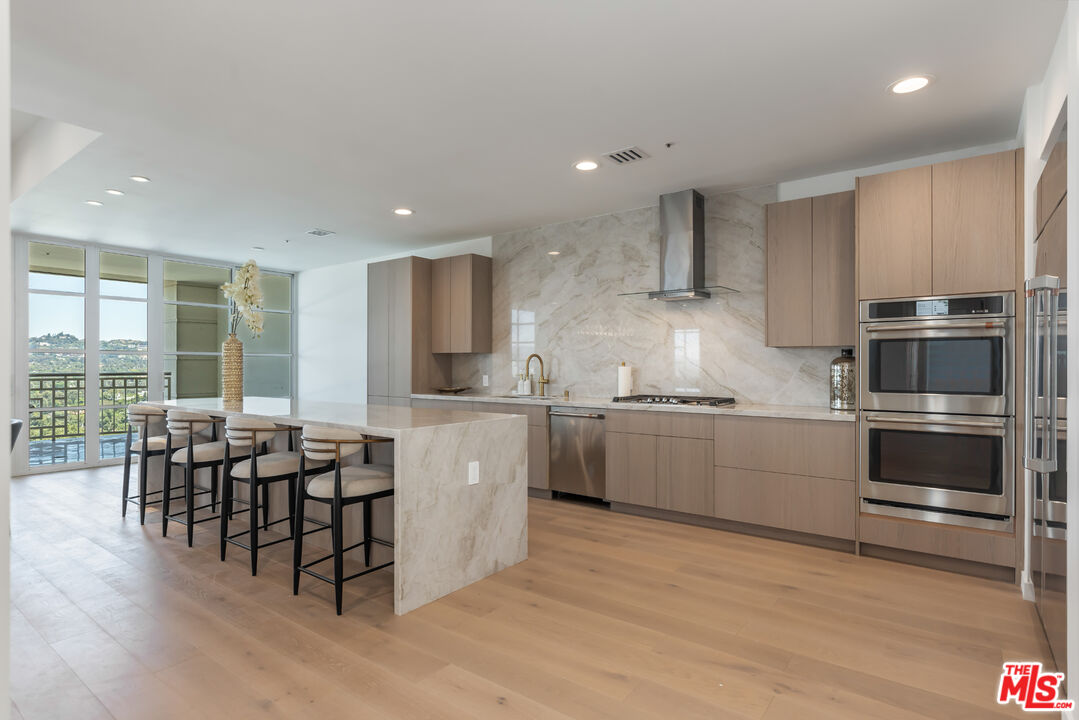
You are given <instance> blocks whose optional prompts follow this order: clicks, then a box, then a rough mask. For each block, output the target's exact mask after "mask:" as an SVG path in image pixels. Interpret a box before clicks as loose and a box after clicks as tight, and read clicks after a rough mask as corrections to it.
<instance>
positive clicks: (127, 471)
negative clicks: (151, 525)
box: [120, 425, 131, 518]
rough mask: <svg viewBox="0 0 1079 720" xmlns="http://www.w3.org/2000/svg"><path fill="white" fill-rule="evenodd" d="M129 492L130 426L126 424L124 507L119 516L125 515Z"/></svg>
mask: <svg viewBox="0 0 1079 720" xmlns="http://www.w3.org/2000/svg"><path fill="white" fill-rule="evenodd" d="M130 492H131V426H130V425H128V426H127V444H126V445H124V509H123V510H122V511H121V513H120V517H125V518H126V517H127V496H128V494H129V493H130Z"/></svg>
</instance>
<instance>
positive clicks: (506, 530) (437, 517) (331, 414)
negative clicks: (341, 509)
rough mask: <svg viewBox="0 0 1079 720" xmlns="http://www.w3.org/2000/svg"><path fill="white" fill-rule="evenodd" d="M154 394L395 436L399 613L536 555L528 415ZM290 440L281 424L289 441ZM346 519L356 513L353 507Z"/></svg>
mask: <svg viewBox="0 0 1079 720" xmlns="http://www.w3.org/2000/svg"><path fill="white" fill-rule="evenodd" d="M149 404H151V405H156V406H158V407H161V408H164V409H168V408H183V409H185V410H191V411H198V412H204V413H206V414H208V415H212V416H217V417H221V416H227V415H231V414H244V415H248V416H251V417H256V418H261V419H264V420H270V421H272V422H275V423H279V424H282V425H296V426H300V425H304V424H317V425H326V426H330V427H339V428H349V429H355V430H359V431H361V432H363V433H365V434H367V435H370V436H373V437H381V438H390V439H392V440H393V465H394V496H393V541H394V550H393V558H394V565H393V566H392V570H393V575H394V612H396V613H397V614H398V615H403V614H405V613H407V612H409V611H411V610H415V609H416V608H418V607H420V606H421V605H425V604H427V603H429V602H431V601H433V600H436V599H438V598H440V597H442V596H443V595H447V594H449V593H451V592H453V591H455V590H458V589H460V588H463V587H465V586H466V585H469V584H471V583H473V582H476V581H477V580H480V579H482V578H485V577H487V576H488V575H491V574H493V573H496V572H498V571H499V570H502V569H504V568H507V567H509V566H511V565H515V564H517V563H519V562H521V561H522V560H524V559H525V558H526V557H527V555H528V508H527V469H526V453H527V437H528V429H527V419H526V418H525V417H524V416H523V415H504V414H495V413H479V412H467V411H457V410H431V409H419V408H408V407H391V406H388V405H359V404H350V403H332V402H311V401H304V400H288V399H279V398H261V397H252V398H246V399H245V400H244V406H243V410H242V411H240V412H236V411H230V410H225V409H224V405H223V403H222V400H221V399H220V398H202V399H183V400H171V401H166V402H159V403H149ZM283 440H284V434H281V439H280V440H279V441H278V442H279V443H282V446H281V449H284V447H283ZM470 462H478V463H479V482H478V483H476V484H472V485H470V484H469V463H470ZM309 504H311V503H309ZM281 506H282V505H281V504H277V507H281ZM352 521H353V522H354V523H355V522H356V520H355V519H352ZM345 522H346V526H347V525H348V523H349V522H350V518H349V517H347V513H346V519H345ZM375 526H376V529H377V527H378V523H377V521H376V523H375ZM318 535H319V534H315V535H312V536H309V537H311V538H315V537H318Z"/></svg>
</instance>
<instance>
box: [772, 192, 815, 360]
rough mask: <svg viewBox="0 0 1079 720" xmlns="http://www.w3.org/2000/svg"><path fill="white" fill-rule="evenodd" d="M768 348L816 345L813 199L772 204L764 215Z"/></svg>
mask: <svg viewBox="0 0 1079 720" xmlns="http://www.w3.org/2000/svg"><path fill="white" fill-rule="evenodd" d="M765 226H766V232H765V238H766V239H765V242H766V243H767V255H766V262H767V292H766V306H765V334H766V339H767V344H768V346H769V347H785V346H800V345H812V344H813V276H812V267H813V200H812V199H811V198H804V199H801V200H789V201H786V202H778V203H772V204H770V205H769V206H768V208H767V210H766V216H765Z"/></svg>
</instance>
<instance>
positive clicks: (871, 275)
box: [856, 165, 933, 299]
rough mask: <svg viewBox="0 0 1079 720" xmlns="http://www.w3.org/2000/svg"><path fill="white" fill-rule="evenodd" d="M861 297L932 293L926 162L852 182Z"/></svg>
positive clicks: (930, 184) (930, 176) (930, 186)
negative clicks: (855, 195) (853, 184)
mask: <svg viewBox="0 0 1079 720" xmlns="http://www.w3.org/2000/svg"><path fill="white" fill-rule="evenodd" d="M856 194H857V203H858V209H857V218H858V221H857V222H858V291H859V297H860V298H862V299H865V298H892V297H915V296H921V295H931V294H932V293H933V264H932V263H933V171H932V168H931V167H930V166H928V165H926V166H923V167H917V168H910V169H909V170H896V171H894V172H889V173H883V174H881V175H870V176H867V177H860V178H858V180H857V184H856Z"/></svg>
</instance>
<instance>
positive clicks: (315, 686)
mask: <svg viewBox="0 0 1079 720" xmlns="http://www.w3.org/2000/svg"><path fill="white" fill-rule="evenodd" d="M119 487H120V471H119V469H118V468H106V469H100V470H94V471H73V472H66V473H56V474H51V475H38V476H33V477H26V478H18V479H15V480H14V481H13V483H12V515H13V521H12V523H13V530H12V540H13V556H12V600H13V610H12V646H13V649H12V656H13V663H12V667H13V671H12V693H13V698H14V708H13V716H14V717H15V718H25V720H36V719H38V718H50V719H53V720H55V719H62V718H78V719H79V720H93V719H94V718H140V719H141V718H154V719H155V720H164V719H166V718H229V719H230V720H240V719H242V718H319V719H320V720H321V719H329V718H421V717H422V718H428V717H429V718H443V717H447V718H449V717H452V718H485V717H522V718H652V717H664V718H761V719H763V720H786V719H798V720H802V719H809V720H812V719H815V718H821V719H823V718H839V719H845V718H859V719H861V718H905V719H909V718H921V717H930V718H941V719H942V720H943V719H945V718H946V719H947V720H961V719H970V720H975V719H977V720H983V719H985V718H995V717H1020V716H1022V714H1021V713H1020V712H1018V711H1017V709H1015V708H1014V706H1011V707H1009V708H1002V707H1000V706H997V705H996V704H995V702H994V694H995V691H996V686H997V681H998V678H999V673H1000V665H1001V662H1002V661H1003V660H1005V659H1008V660H1015V659H1024V660H1028V659H1040V658H1042V657H1044V656H1045V654H1046V650H1045V648H1044V646H1043V645H1042V642H1041V641H1040V640H1039V637H1038V634H1037V631H1036V630H1037V625H1036V622H1037V621H1036V618H1035V617H1034V615H1033V611H1032V606H1031V605H1030V604H1028V603H1026V602H1024V601H1023V600H1022V598H1021V597H1020V596H1019V594H1018V592H1017V590H1016V589H1015V588H1014V587H1012V586H1010V585H1006V584H1003V583H994V582H990V581H985V580H978V579H973V578H968V577H963V576H958V575H951V574H947V573H944V572H939V571H934V570H926V569H921V568H915V567H910V566H906V565H900V564H895V563H890V562H887V561H883V560H875V559H871V558H858V557H854V556H852V555H848V554H842V553H837V552H831V551H827V550H820V549H815V548H808V547H803V546H799V545H793V544H788V543H783V542H778V541H772V540H765V539H760V538H754V537H748V536H743V535H737V534H731V533H724V532H719V531H716V530H709V529H705V528H698V527H690V526H684V525H677V524H670V523H665V522H662V521H658V520H650V519H645V518H637V517H629V516H624V515H617V514H613V513H609V512H606V511H604V510H601V509H598V508H595V507H586V506H580V505H574V504H568V503H556V502H552V501H544V500H530V501H529V503H530V507H529V521H530V525H529V554H530V558H529V560H527V561H526V562H524V563H522V564H520V565H518V566H516V567H513V568H510V569H508V570H506V571H504V572H502V573H499V574H497V575H495V576H493V577H491V578H488V579H486V580H484V581H482V582H479V583H476V584H474V585H472V586H470V587H468V588H465V589H464V590H461V591H459V592H457V593H454V594H453V595H451V596H449V597H446V598H443V599H442V600H440V601H438V602H435V603H432V604H431V605H428V606H426V607H424V608H421V609H419V610H417V611H415V612H412V613H410V614H408V615H406V616H404V617H395V616H394V615H393V611H392V602H391V591H392V576H391V575H390V574H389V572H388V571H384V572H381V573H376V574H375V575H372V576H370V577H367V578H364V579H361V580H358V581H355V582H353V583H351V584H350V585H349V586H347V587H348V590H347V595H346V601H345V614H344V615H343V616H342V617H337V616H336V615H335V614H334V611H333V606H332V589H331V588H330V587H329V586H326V585H323V584H322V583H319V582H317V581H314V580H310V579H308V580H305V581H304V582H303V585H302V594H301V595H300V596H299V597H293V596H292V594H291V587H290V586H291V573H290V570H289V565H288V563H289V562H290V559H291V558H290V549H289V546H288V544H287V543H283V544H282V545H279V546H276V547H274V548H271V549H270V550H268V551H264V555H263V558H265V560H261V561H260V575H259V577H257V578H252V577H251V575H250V572H249V570H248V560H247V558H246V557H245V555H244V553H243V552H242V551H239V550H236V549H233V550H231V551H230V556H229V559H228V561H227V562H225V563H221V562H220V561H219V560H218V558H217V542H216V524H215V523H209V524H206V525H202V526H200V527H199V530H198V531H197V533H196V537H195V543H196V546H195V548H194V549H188V548H187V547H186V543H185V540H184V539H183V533H182V532H181V527H180V526H177V530H176V532H175V537H173V536H171V535H170V537H169V538H166V539H162V538H161V534H160V524H159V522H158V520H159V516H158V514H157V513H156V512H153V513H150V514H149V515H148V518H147V525H146V527H145V528H142V527H140V526H139V524H138V520H137V514H136V515H135V516H134V517H132V515H130V514H129V516H128V518H127V520H126V521H125V520H121V518H120V513H119V506H120V502H119V499H118V498H119V494H120V492H119Z"/></svg>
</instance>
